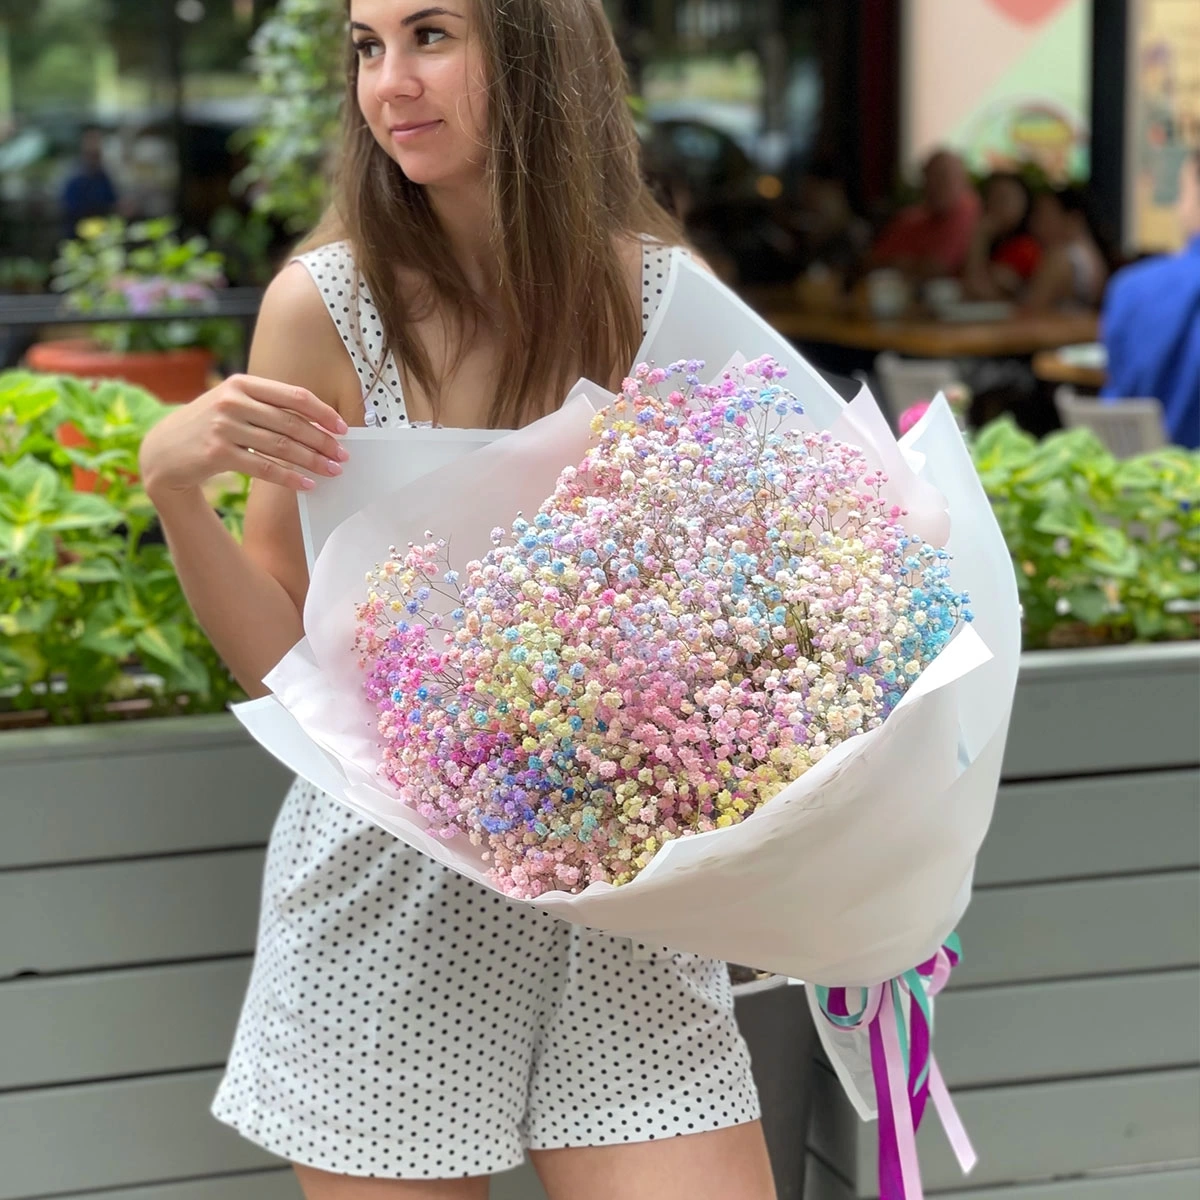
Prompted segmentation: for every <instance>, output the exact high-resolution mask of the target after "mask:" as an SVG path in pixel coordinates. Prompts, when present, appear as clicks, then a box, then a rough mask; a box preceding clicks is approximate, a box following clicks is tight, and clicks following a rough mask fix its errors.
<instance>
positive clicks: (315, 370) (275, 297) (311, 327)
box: [248, 261, 363, 424]
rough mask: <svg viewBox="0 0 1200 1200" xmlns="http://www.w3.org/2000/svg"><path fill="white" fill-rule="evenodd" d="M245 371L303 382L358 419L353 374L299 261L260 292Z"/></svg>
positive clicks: (357, 390)
mask: <svg viewBox="0 0 1200 1200" xmlns="http://www.w3.org/2000/svg"><path fill="white" fill-rule="evenodd" d="M248 370H249V373H250V374H251V375H262V376H265V377H266V378H268V379H277V380H279V382H281V383H295V384H299V385H300V386H302V387H306V388H308V389H309V391H311V392H315V393H316V395H318V396H319V397H320V398H321V399H322V400H324V401H325V402H326V403H327V404H331V405H333V407H334V408H336V409H337V410H338V412H339V413H340V414H341V415H342V416H343V417H344V418H345V419H346V420H347V421H349V422H351V423H352V424H361V423H362V418H363V414H362V391H361V387H360V385H359V381H358V374H357V372H356V371H355V370H354V365H353V363H352V362H351V361H350V357H349V355H348V354H347V353H346V348H345V346H344V345H343V344H342V339H341V335H340V334H339V333H338V331H337V329H336V328H335V326H334V323H333V321H332V320H331V318H330V316H329V312H328V310H327V308H326V307H325V302H324V300H323V299H322V298H321V293H320V291H319V290H318V288H317V284H316V282H315V281H314V280H313V277H312V276H311V275H310V274H309V272H308V271H307V269H306V268H305V267H304V265H303V264H302V263H299V262H296V261H292V262H290V263H288V265H287V266H285V267H283V268H282V270H280V272H279V274H277V275H276V276H275V278H274V279H273V280H272V281H271V283H270V284H269V285H268V287H267V289H266V291H265V292H264V293H263V298H262V304H261V305H260V307H259V311H258V321H257V324H256V326H255V330H254V342H253V345H252V346H251V349H250V363H249V368H248Z"/></svg>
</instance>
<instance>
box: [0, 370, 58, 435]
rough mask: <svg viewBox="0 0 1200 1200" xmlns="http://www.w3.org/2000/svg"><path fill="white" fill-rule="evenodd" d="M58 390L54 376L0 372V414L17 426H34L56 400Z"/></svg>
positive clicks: (56, 402)
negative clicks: (9, 418)
mask: <svg viewBox="0 0 1200 1200" xmlns="http://www.w3.org/2000/svg"><path fill="white" fill-rule="evenodd" d="M59 398H60V389H59V385H58V382H57V380H56V379H55V377H54V376H53V375H39V374H35V373H34V372H33V371H5V372H4V373H3V374H2V375H0V413H3V414H6V415H10V416H11V417H12V419H13V420H14V421H15V422H16V423H17V424H18V425H33V424H34V423H35V422H37V421H39V420H40V419H41V418H42V417H44V416H45V415H46V414H47V413H49V412H52V411H53V409H54V407H55V405H57V404H58V403H59Z"/></svg>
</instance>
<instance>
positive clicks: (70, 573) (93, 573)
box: [58, 558, 121, 584]
mask: <svg viewBox="0 0 1200 1200" xmlns="http://www.w3.org/2000/svg"><path fill="white" fill-rule="evenodd" d="M58 578H59V579H65V580H68V581H69V582H71V583H84V584H99V583H120V581H121V568H120V567H118V566H117V564H116V563H115V562H113V561H112V559H111V558H101V559H96V560H93V561H90V562H89V561H84V562H78V563H68V564H67V565H66V566H65V567H59V569H58Z"/></svg>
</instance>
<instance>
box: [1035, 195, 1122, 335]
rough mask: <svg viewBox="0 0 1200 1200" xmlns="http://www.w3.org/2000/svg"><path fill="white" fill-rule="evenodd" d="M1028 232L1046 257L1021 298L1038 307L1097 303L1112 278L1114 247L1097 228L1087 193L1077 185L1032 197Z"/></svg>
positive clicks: (1061, 306) (1084, 305) (1091, 306)
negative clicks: (1111, 257)
mask: <svg viewBox="0 0 1200 1200" xmlns="http://www.w3.org/2000/svg"><path fill="white" fill-rule="evenodd" d="M1029 232H1030V233H1032V234H1033V236H1034V237H1035V238H1036V239H1037V240H1038V243H1039V245H1040V246H1041V248H1042V260H1041V262H1040V263H1039V264H1038V269H1037V270H1036V271H1035V272H1034V275H1033V278H1032V279H1031V280H1030V281H1029V287H1028V289H1027V290H1026V292H1025V295H1024V296H1023V298H1022V303H1023V307H1025V308H1027V309H1032V310H1034V311H1039V312H1041V311H1046V310H1048V309H1052V308H1090V309H1094V308H1098V307H1099V306H1100V298H1101V296H1103V294H1104V285H1105V283H1107V282H1108V274H1109V269H1110V262H1111V259H1110V250H1109V248H1108V246H1107V240H1106V239H1105V237H1104V236H1103V234H1102V233H1101V232H1100V231H1099V230H1098V228H1097V226H1096V222H1095V219H1094V218H1093V216H1092V214H1091V211H1090V206H1089V203H1088V199H1087V196H1086V195H1085V194H1084V193H1083V192H1082V191H1081V190H1080V189H1078V188H1063V189H1062V190H1061V191H1057V192H1040V193H1039V194H1038V195H1037V196H1035V197H1034V201H1033V212H1032V213H1031V214H1030V218H1029Z"/></svg>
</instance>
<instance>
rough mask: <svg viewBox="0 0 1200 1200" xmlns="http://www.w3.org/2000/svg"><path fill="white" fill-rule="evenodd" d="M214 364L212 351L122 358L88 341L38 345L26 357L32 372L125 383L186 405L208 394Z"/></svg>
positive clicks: (135, 354) (71, 339)
mask: <svg viewBox="0 0 1200 1200" xmlns="http://www.w3.org/2000/svg"><path fill="white" fill-rule="evenodd" d="M214 362H215V358H214V356H213V354H212V352H211V351H210V350H202V349H198V348H189V349H185V350H159V351H151V352H146V353H130V354H120V353H117V352H116V351H111V350H101V349H99V348H98V347H96V346H95V345H94V344H93V343H91V342H89V341H87V340H86V339H85V338H70V339H63V340H60V341H51V342H38V343H37V344H36V345H34V346H31V347H30V348H29V352H28V353H27V354H26V355H25V365H26V366H27V367H29V369H30V370H32V371H46V372H48V373H50V374H55V375H77V376H79V377H80V378H81V379H123V380H125V382H126V383H132V384H136V385H137V386H138V387H143V388H145V389H146V391H148V392H151V393H152V394H153V395H155V396H157V397H158V398H159V399H160V400H161V401H163V403H164V404H186V403H187V402H188V401H189V400H194V399H195V398H196V397H197V396H199V395H200V393H201V392H203V391H205V390H206V389H207V388H208V377H209V372H210V371H211V370H212V368H213V363H214Z"/></svg>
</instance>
